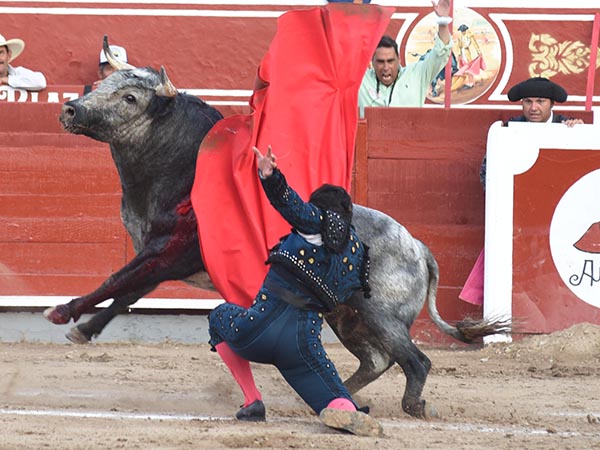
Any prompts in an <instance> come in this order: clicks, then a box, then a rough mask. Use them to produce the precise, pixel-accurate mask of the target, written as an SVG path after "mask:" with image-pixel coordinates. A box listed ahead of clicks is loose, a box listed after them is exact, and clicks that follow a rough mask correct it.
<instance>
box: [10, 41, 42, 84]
mask: <svg viewBox="0 0 600 450" xmlns="http://www.w3.org/2000/svg"><path fill="white" fill-rule="evenodd" d="M24 49H25V42H23V40H22V39H16V38H15V39H8V40H7V39H5V38H4V36H2V35H1V34H0V85H1V86H10V87H12V88H15V89H25V90H27V91H41V90H42V89H45V88H46V77H45V76H44V74H43V73H42V72H34V71H33V70H30V69H26V68H25V67H20V66H19V67H13V66H11V65H10V64H9V63H11V62H12V61H14V60H15V59H16V58H17V57H18V56H19V55H20V54H21V53H23V50H24Z"/></svg>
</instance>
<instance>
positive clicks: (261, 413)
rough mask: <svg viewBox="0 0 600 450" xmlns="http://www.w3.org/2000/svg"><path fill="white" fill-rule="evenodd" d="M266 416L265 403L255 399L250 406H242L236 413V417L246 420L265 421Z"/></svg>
mask: <svg viewBox="0 0 600 450" xmlns="http://www.w3.org/2000/svg"><path fill="white" fill-rule="evenodd" d="M265 416H266V411H265V404H264V403H263V402H262V400H255V401H253V402H252V403H250V404H249V405H248V406H246V407H242V408H240V410H239V411H238V412H236V413H235V417H236V418H237V419H238V420H243V421H246V422H264V421H265Z"/></svg>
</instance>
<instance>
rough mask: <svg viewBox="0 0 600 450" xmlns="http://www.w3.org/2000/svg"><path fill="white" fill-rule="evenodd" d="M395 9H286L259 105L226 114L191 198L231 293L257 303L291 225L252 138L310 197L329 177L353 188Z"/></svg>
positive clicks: (218, 277)
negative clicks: (360, 125) (377, 63)
mask: <svg viewBox="0 0 600 450" xmlns="http://www.w3.org/2000/svg"><path fill="white" fill-rule="evenodd" d="M392 12H393V8H384V7H379V6H374V5H359V4H343V3H335V4H328V5H327V6H324V7H319V8H314V9H310V10H303V11H292V12H288V13H286V14H283V15H282V16H281V17H280V18H279V20H278V28H277V33H276V35H275V37H274V39H273V42H272V43H271V45H270V47H269V50H268V51H267V54H266V55H265V57H264V59H263V60H262V62H261V64H260V66H259V69H258V77H259V80H260V84H261V86H260V87H257V88H256V89H255V91H254V94H253V96H252V98H251V99H250V106H251V107H252V109H253V112H252V113H251V114H249V115H237V116H231V117H228V118H225V119H223V120H221V121H220V122H217V124H216V125H215V126H214V127H213V129H212V130H211V131H210V132H209V133H208V135H207V136H206V137H205V138H204V141H203V142H202V145H201V146H200V153H199V155H198V162H197V166H196V178H195V182H194V186H193V188H192V194H191V199H192V205H193V207H194V211H195V212H196V216H197V219H198V233H199V235H200V247H201V251H202V255H203V259H204V262H205V265H206V268H207V271H208V273H209V275H210V277H211V280H212V281H213V283H214V285H215V287H216V288H217V290H218V291H219V293H220V294H221V295H222V296H223V298H224V299H225V300H226V301H228V302H231V303H236V304H238V305H242V306H245V307H248V306H250V305H251V303H252V301H253V299H254V297H255V295H256V293H257V292H258V289H259V288H260V286H261V284H262V282H263V279H264V277H265V275H266V272H267V266H265V263H264V262H265V260H266V258H267V255H268V249H269V248H270V247H272V246H273V245H274V244H276V243H277V241H278V240H279V238H280V237H281V236H283V235H285V234H287V233H289V231H290V225H289V224H287V223H286V222H285V221H284V220H283V219H282V218H281V216H280V215H279V214H278V213H277V212H276V211H275V210H274V209H273V207H272V206H271V205H270V204H269V202H268V200H267V198H266V196H265V195H264V193H263V191H262V187H261V185H260V181H259V179H258V175H257V168H256V162H255V156H254V153H253V152H252V146H253V145H256V146H257V147H258V148H259V149H261V151H263V153H264V152H265V151H266V150H267V146H268V145H271V146H272V148H273V153H274V154H275V155H276V156H277V162H278V165H279V168H280V169H281V171H282V172H283V173H284V174H285V175H286V178H287V180H288V183H289V184H290V186H292V187H293V188H294V190H296V192H298V194H299V195H300V196H301V197H302V198H304V199H308V197H309V195H310V193H311V192H312V191H314V190H315V189H316V188H318V187H319V186H321V185H322V184H323V183H331V184H336V185H340V186H343V187H345V188H346V189H348V190H349V189H350V183H351V178H352V166H353V156H354V140H355V135H356V126H357V122H358V107H357V98H358V88H359V86H360V82H361V80H362V77H363V75H364V72H365V69H366V67H367V66H368V63H369V61H370V59H371V56H372V54H373V51H374V50H375V47H376V45H377V43H378V42H379V39H380V38H381V36H382V35H383V33H384V31H385V28H386V26H387V24H388V23H389V20H390V18H391V15H392Z"/></svg>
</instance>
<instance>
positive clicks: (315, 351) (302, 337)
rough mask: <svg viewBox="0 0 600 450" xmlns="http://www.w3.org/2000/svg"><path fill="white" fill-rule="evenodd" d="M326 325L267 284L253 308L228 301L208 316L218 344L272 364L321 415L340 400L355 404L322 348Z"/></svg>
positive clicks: (213, 342)
mask: <svg viewBox="0 0 600 450" xmlns="http://www.w3.org/2000/svg"><path fill="white" fill-rule="evenodd" d="M286 288H289V286H286ZM322 326H323V314H322V313H319V312H316V311H310V310H304V309H299V308H297V307H295V306H292V305H290V304H288V303H286V302H284V301H283V300H281V299H279V298H278V297H277V296H275V295H273V294H272V293H270V292H269V291H268V290H267V289H266V288H265V287H263V288H261V289H260V291H259V292H258V295H257V296H256V299H255V300H254V303H253V305H252V306H251V307H250V308H249V309H246V308H243V307H241V306H238V305H234V304H231V303H224V304H221V305H219V306H218V307H216V308H215V309H214V310H213V311H212V312H211V313H210V316H209V327H210V328H209V332H210V344H211V345H212V346H213V347H214V346H216V345H217V344H219V343H220V342H223V341H225V342H226V343H227V344H228V345H229V346H230V347H231V349H232V350H233V351H234V352H236V353H237V354H238V355H239V356H241V357H242V358H244V359H247V360H249V361H253V362H257V363H263V364H273V365H274V366H275V367H277V369H278V370H279V372H280V373H281V374H282V375H283V377H284V378H285V380H286V381H287V382H288V383H289V385H290V386H291V387H292V388H293V389H294V390H295V391H296V392H297V393H298V395H300V397H301V398H302V399H303V400H304V401H305V402H306V403H307V404H308V405H309V406H310V407H311V408H312V409H313V410H314V411H315V412H316V413H317V414H318V413H320V412H321V410H322V409H323V408H325V407H326V406H327V405H328V404H329V402H331V401H332V400H333V399H335V398H339V397H343V398H347V399H349V400H350V401H352V402H353V400H352V397H351V396H350V393H349V392H348V390H347V389H346V387H345V386H344V384H343V383H342V380H341V378H340V376H339V374H338V372H337V370H336V368H335V366H334V364H333V362H331V361H330V360H329V357H328V356H327V353H326V352H325V349H324V348H323V344H322V343H321V329H322Z"/></svg>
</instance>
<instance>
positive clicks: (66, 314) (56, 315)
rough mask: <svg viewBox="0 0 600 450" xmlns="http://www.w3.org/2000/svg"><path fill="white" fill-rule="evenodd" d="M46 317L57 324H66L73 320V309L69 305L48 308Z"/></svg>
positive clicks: (45, 312) (45, 313)
mask: <svg viewBox="0 0 600 450" xmlns="http://www.w3.org/2000/svg"><path fill="white" fill-rule="evenodd" d="M44 317H45V318H46V319H48V320H49V321H50V322H52V323H54V324H56V325H64V324H66V323H69V321H70V320H71V311H70V310H69V307H68V306H67V305H57V306H54V307H52V308H48V309H46V310H45V311H44Z"/></svg>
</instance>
